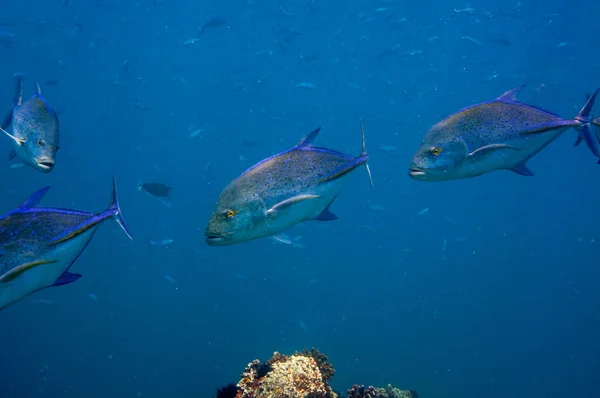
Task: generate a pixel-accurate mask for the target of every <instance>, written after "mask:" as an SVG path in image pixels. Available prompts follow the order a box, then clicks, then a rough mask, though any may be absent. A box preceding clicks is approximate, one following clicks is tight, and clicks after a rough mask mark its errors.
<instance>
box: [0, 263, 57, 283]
mask: <svg viewBox="0 0 600 398" xmlns="http://www.w3.org/2000/svg"><path fill="white" fill-rule="evenodd" d="M55 262H56V261H55V260H38V261H33V262H30V263H25V264H21V265H19V266H18V267H15V268H13V269H11V270H10V271H8V272H7V273H6V274H4V275H2V276H0V282H10V281H12V280H13V279H15V278H17V277H19V276H20V275H22V274H23V273H24V272H26V271H29V270H30V269H33V268H35V267H37V266H38V265H44V264H51V263H55Z"/></svg>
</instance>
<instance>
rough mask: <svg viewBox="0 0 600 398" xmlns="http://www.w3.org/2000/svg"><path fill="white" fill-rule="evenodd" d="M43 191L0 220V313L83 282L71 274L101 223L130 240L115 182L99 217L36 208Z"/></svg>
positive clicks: (61, 210)
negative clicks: (24, 300) (52, 290)
mask: <svg viewBox="0 0 600 398" xmlns="http://www.w3.org/2000/svg"><path fill="white" fill-rule="evenodd" d="M49 189H50V187H44V188H42V189H40V190H38V191H36V192H35V193H33V194H32V195H31V196H30V197H29V198H27V199H26V200H25V201H24V202H23V203H22V204H21V205H20V206H19V207H18V208H16V209H15V210H13V211H11V212H10V213H8V214H6V215H4V216H2V217H1V218H0V310H2V309H4V308H6V307H7V306H9V305H11V304H13V303H15V302H17V301H19V300H20V299H22V298H24V297H26V296H28V295H30V294H32V293H34V292H36V291H38V290H41V289H44V288H47V287H51V286H62V285H66V284H68V283H71V282H74V281H76V280H78V279H79V278H81V275H80V274H73V273H70V272H69V269H70V268H71V266H72V265H73V263H74V262H75V261H76V260H77V258H78V257H79V256H80V255H81V253H82V252H83V251H84V250H85V248H86V247H87V245H88V244H89V243H90V241H91V239H92V237H93V236H94V233H95V232H96V230H97V229H98V227H99V226H100V224H101V223H102V222H103V221H106V220H108V219H113V220H115V221H116V222H117V223H118V224H119V225H120V226H121V228H122V229H123V230H124V231H125V233H126V234H127V236H128V237H129V238H130V239H133V236H132V235H131V232H130V231H129V227H128V226H127V224H126V223H125V219H124V218H123V216H122V214H121V209H120V207H119V202H118V199H117V189H116V184H115V179H114V177H113V186H112V196H111V200H110V205H109V206H108V209H106V211H104V212H102V213H100V214H94V213H88V212H84V211H79V210H69V209H61V208H53V207H38V203H39V202H40V200H41V199H42V198H43V196H44V195H45V194H46V193H47V192H48V190H49Z"/></svg>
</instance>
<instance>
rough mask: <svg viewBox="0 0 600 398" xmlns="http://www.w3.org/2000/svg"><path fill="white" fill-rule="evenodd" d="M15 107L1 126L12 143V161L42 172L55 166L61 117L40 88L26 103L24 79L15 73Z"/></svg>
mask: <svg viewBox="0 0 600 398" xmlns="http://www.w3.org/2000/svg"><path fill="white" fill-rule="evenodd" d="M15 79H16V82H17V89H16V93H15V100H14V104H15V105H14V107H13V109H12V111H11V112H10V113H9V114H8V115H7V116H6V118H5V119H4V122H3V123H2V128H1V130H2V131H3V132H4V133H5V134H6V135H7V136H8V137H9V138H11V139H12V140H13V148H14V149H13V150H12V151H11V153H10V155H9V160H13V159H15V158H16V159H18V161H20V162H22V163H24V164H26V165H27V166H30V167H33V168H34V169H36V170H38V171H41V172H43V173H49V172H50V171H52V169H53V168H54V165H55V164H56V152H57V151H58V148H59V126H58V115H57V113H56V111H55V110H54V109H52V107H51V106H50V104H49V103H48V102H47V101H46V100H45V99H44V97H42V93H41V90H40V85H39V84H37V85H36V87H37V89H36V92H35V94H34V95H33V96H32V97H31V98H29V99H28V100H27V101H25V102H23V76H22V75H21V74H16V75H15Z"/></svg>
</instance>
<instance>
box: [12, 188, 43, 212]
mask: <svg viewBox="0 0 600 398" xmlns="http://www.w3.org/2000/svg"><path fill="white" fill-rule="evenodd" d="M49 190H50V186H47V187H44V188H41V189H38V190H37V191H35V192H34V193H32V194H31V195H29V197H28V198H27V199H25V201H23V203H21V206H19V209H30V208H32V207H34V206H35V205H37V204H38V203H40V200H42V198H43V197H44V195H46V194H47V193H48V191H49Z"/></svg>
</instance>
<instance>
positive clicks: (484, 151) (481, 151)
mask: <svg viewBox="0 0 600 398" xmlns="http://www.w3.org/2000/svg"><path fill="white" fill-rule="evenodd" d="M501 149H514V150H516V151H520V150H521V149H520V148H517V147H514V146H510V145H506V144H490V145H485V146H482V147H481V148H477V149H475V150H474V151H473V152H471V153H469V156H467V157H468V158H469V159H472V158H475V157H479V156H485V155H488V154H490V153H492V152H495V151H498V150H501Z"/></svg>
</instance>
